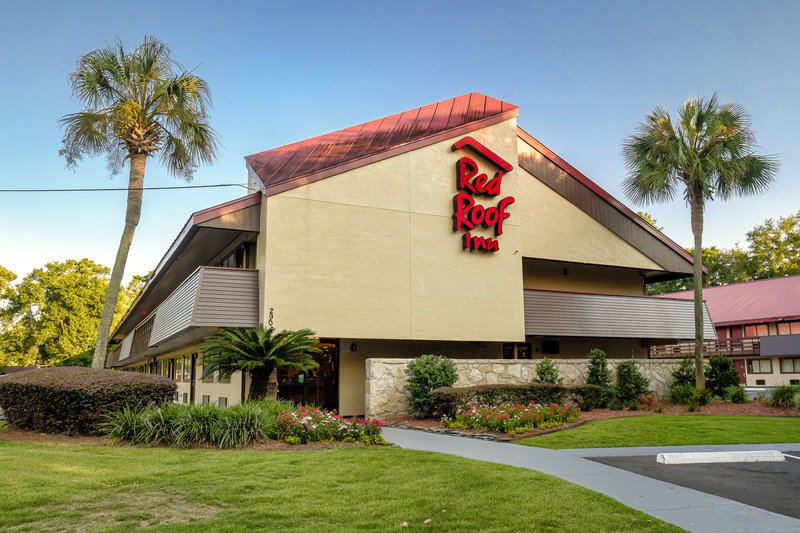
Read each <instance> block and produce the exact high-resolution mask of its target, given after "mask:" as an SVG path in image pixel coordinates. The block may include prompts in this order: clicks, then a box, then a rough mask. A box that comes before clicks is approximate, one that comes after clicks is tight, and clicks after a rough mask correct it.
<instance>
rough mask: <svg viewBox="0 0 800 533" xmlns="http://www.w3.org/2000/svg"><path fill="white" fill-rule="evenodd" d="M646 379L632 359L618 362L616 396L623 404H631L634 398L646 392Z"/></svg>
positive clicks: (634, 400)
mask: <svg viewBox="0 0 800 533" xmlns="http://www.w3.org/2000/svg"><path fill="white" fill-rule="evenodd" d="M648 385H649V383H648V381H647V379H645V377H644V376H643V375H642V373H641V372H639V369H638V368H636V363H634V362H633V361H625V362H624V363H620V365H619V367H618V368H617V397H618V398H619V401H620V402H622V403H623V404H624V405H632V404H634V403H635V402H636V398H638V397H639V396H641V395H643V394H646V393H647V386H648Z"/></svg>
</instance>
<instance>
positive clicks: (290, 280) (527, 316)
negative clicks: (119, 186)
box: [109, 93, 715, 415]
mask: <svg viewBox="0 0 800 533" xmlns="http://www.w3.org/2000/svg"><path fill="white" fill-rule="evenodd" d="M518 112H519V110H518V108H517V107H516V106H514V105H511V104H509V103H506V102H503V101H500V100H496V99H494V98H491V97H488V96H485V95H482V94H478V93H470V94H466V95H463V96H459V97H457V98H451V99H448V100H444V101H442V102H438V103H435V104H431V105H427V106H424V107H420V108H417V109H412V110H410V111H406V112H403V113H399V114H396V115H391V116H388V117H385V118H381V119H378V120H374V121H371V122H368V123H365V124H360V125H357V126H353V127H349V128H346V129H344V130H340V131H336V132H332V133H328V134H325V135H321V136H319V137H315V138H312V139H307V140H305V141H301V142H297V143H294V144H290V145H286V146H282V147H279V148H273V149H270V150H267V151H264V152H260V153H257V154H253V155H250V156H247V157H245V162H246V166H247V172H248V184H249V187H250V189H251V191H252V193H251V194H249V195H248V196H245V197H243V198H240V199H237V200H234V201H231V202H227V203H224V204H221V205H218V206H214V207H211V208H209V209H206V210H204V211H200V212H197V213H194V214H192V215H191V216H190V217H189V220H188V221H187V223H186V225H185V226H184V227H183V229H182V230H181V232H180V234H179V235H178V236H177V237H176V239H175V242H174V243H173V244H172V246H171V247H170V249H169V250H168V251H167V252H166V254H165V255H164V257H163V258H162V259H161V261H160V262H159V264H158V266H157V267H156V268H155V270H154V271H153V275H152V277H151V278H150V280H149V281H148V283H147V285H146V286H145V287H144V289H143V290H142V293H141V294H140V295H139V297H138V298H137V300H136V301H135V302H134V304H133V305H132V307H131V309H130V310H129V311H128V314H127V315H126V316H125V318H124V319H123V320H122V322H121V323H120V325H119V326H118V328H117V329H116V331H115V332H114V333H113V338H114V339H115V340H116V341H117V342H119V347H118V348H117V349H115V350H114V351H113V352H112V354H111V357H110V359H109V361H110V363H109V364H110V365H111V366H114V367H119V368H123V369H128V370H139V371H148V372H158V373H161V374H163V375H167V376H170V377H173V378H174V379H175V380H176V381H177V382H178V384H179V393H178V400H179V401H182V402H192V401H194V402H214V403H228V404H229V403H233V402H238V401H241V399H242V398H244V397H245V393H246V388H247V386H248V384H247V380H246V378H245V377H244V376H240V375H236V374H234V375H233V376H232V378H231V379H230V380H229V381H230V382H229V383H221V382H219V380H218V379H207V380H206V381H205V382H203V381H201V380H199V376H200V375H201V373H202V359H201V358H200V357H198V355H197V354H198V347H199V346H200V345H201V344H202V342H203V338H204V337H205V336H207V335H210V334H212V333H213V332H214V331H217V330H218V328H221V327H231V326H246V327H252V326H255V325H257V324H264V325H265V326H274V327H275V328H277V329H299V328H311V329H312V330H314V331H315V332H316V334H317V335H318V337H319V342H320V346H321V347H322V349H323V352H322V354H321V355H320V356H319V362H320V366H319V368H318V369H316V370H313V371H311V372H309V373H307V374H305V375H299V374H298V373H296V372H293V371H281V372H280V373H279V375H278V380H279V394H280V395H281V396H282V397H285V398H290V399H295V400H301V401H309V402H314V403H317V404H321V405H326V406H328V407H337V408H338V409H339V410H340V412H341V413H343V414H345V415H355V414H362V413H363V412H364V390H365V379H366V376H365V361H366V359H367V358H373V357H382V358H386V357H390V358H391V357H402V358H406V357H414V356H418V355H421V354H426V353H435V354H443V355H446V356H449V357H453V358H541V357H542V356H545V355H546V356H549V357H585V356H586V354H587V353H588V352H589V350H590V349H591V348H595V347H598V348H602V349H604V350H605V351H606V352H607V353H608V355H609V357H617V358H619V357H622V358H630V357H633V358H643V357H647V356H648V350H649V348H650V347H651V346H653V345H663V344H667V343H672V342H676V341H680V340H685V339H691V338H693V337H694V326H693V308H692V304H691V302H686V301H684V300H681V299H657V298H650V297H646V296H645V286H646V284H648V283H651V282H655V281H661V280H667V279H674V278H676V277H685V276H689V275H691V272H692V256H691V255H690V254H688V253H687V252H686V251H685V250H684V249H683V248H681V247H680V246H678V245H677V244H676V243H674V242H673V241H671V240H670V239H669V238H667V237H666V236H665V235H663V234H662V233H660V232H659V231H658V230H656V229H655V228H654V227H652V226H651V225H650V224H648V223H647V222H645V221H644V220H642V219H641V218H640V217H639V216H637V215H636V214H635V213H633V212H632V211H631V210H630V209H628V208H627V207H625V206H624V205H623V204H622V203H620V202H619V201H618V200H616V199H615V198H613V197H612V196H611V195H609V194H608V193H607V192H606V191H604V190H603V189H601V188H600V187H599V186H598V185H597V184H595V183H594V182H592V181H591V180H590V179H589V178H587V177H586V176H584V175H583V174H581V173H580V172H578V171H577V170H576V169H575V168H573V167H572V166H571V165H569V164H568V163H567V162H565V161H564V160H563V159H561V158H560V157H559V156H557V155H556V154H555V153H553V152H552V151H551V150H549V149H548V148H547V147H545V146H544V145H543V144H542V143H541V142H539V141H538V140H537V139H535V138H534V137H533V136H531V135H530V134H529V133H527V132H526V131H524V130H522V129H521V128H520V127H519V126H518V125H517V116H518ZM707 323H708V324H709V326H708V328H707V331H706V335H707V336H708V338H714V335H715V333H714V329H713V328H712V327H711V326H710V320H707Z"/></svg>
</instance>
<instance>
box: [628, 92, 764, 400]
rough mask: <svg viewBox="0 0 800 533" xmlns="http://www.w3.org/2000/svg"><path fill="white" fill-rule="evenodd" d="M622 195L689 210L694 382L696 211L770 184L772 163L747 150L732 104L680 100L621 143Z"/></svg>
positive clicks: (750, 145)
mask: <svg viewBox="0 0 800 533" xmlns="http://www.w3.org/2000/svg"><path fill="white" fill-rule="evenodd" d="M623 154H624V156H625V162H626V165H627V167H628V176H627V177H626V178H625V181H624V182H623V188H624V189H625V192H626V194H627V196H628V197H629V198H630V199H631V200H633V201H634V202H637V203H650V202H668V201H671V200H673V199H674V198H675V197H676V196H677V195H678V194H679V193H680V194H681V195H682V196H683V199H684V200H685V201H686V202H687V203H688V204H689V207H690V209H691V225H692V234H693V235H694V250H695V252H694V315H695V383H696V386H697V387H698V388H700V389H705V377H704V375H703V296H702V286H703V279H702V278H703V273H702V266H703V256H702V251H703V212H704V209H705V203H706V202H708V201H712V200H714V199H715V198H716V199H720V200H725V199H727V198H729V197H731V196H734V195H747V194H756V193H759V192H761V191H763V190H765V189H766V188H767V187H768V186H769V184H770V183H771V182H772V180H773V178H774V176H775V173H776V172H777V169H778V162H777V160H776V159H775V158H773V157H770V156H763V155H758V154H756V153H755V136H754V134H753V132H752V130H751V129H750V123H749V119H748V117H747V114H746V112H745V110H744V108H742V107H741V106H740V105H738V104H736V103H726V104H722V105H720V104H719V103H718V102H717V95H716V94H714V96H712V97H711V98H709V99H707V100H706V99H703V98H692V99H689V100H687V101H686V102H684V104H683V105H682V106H681V108H680V109H679V111H678V116H677V117H676V121H675V122H674V123H673V121H672V118H671V117H670V114H669V111H667V110H666V109H664V108H662V107H656V108H654V109H653V110H652V111H651V112H650V114H649V115H648V116H647V118H646V119H645V121H644V122H643V123H641V124H640V125H639V126H638V127H637V130H636V132H635V133H634V134H633V135H631V136H630V137H629V138H628V139H627V140H626V141H625V143H624V145H623Z"/></svg>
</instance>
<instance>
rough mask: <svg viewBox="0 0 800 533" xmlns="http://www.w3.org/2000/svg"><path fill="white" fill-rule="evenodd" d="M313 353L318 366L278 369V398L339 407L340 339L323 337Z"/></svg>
mask: <svg viewBox="0 0 800 533" xmlns="http://www.w3.org/2000/svg"><path fill="white" fill-rule="evenodd" d="M316 348H319V349H320V350H321V352H320V353H318V354H315V355H314V360H316V361H317V363H319V366H318V367H316V368H312V369H311V370H308V371H306V372H300V371H299V370H293V369H289V368H279V369H278V398H281V399H283V400H291V401H293V402H295V403H297V404H304V405H308V404H310V405H314V406H317V407H324V408H325V409H336V408H338V407H339V405H338V404H339V386H338V381H339V341H338V339H320V343H319V344H317V345H316Z"/></svg>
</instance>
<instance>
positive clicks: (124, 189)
mask: <svg viewBox="0 0 800 533" xmlns="http://www.w3.org/2000/svg"><path fill="white" fill-rule="evenodd" d="M209 187H242V188H245V189H246V188H247V185H242V184H241V183H220V184H218V185H173V186H170V187H135V188H132V189H128V187H119V188H109V189H0V192H106V191H128V190H131V191H163V190H172V189H205V188H209Z"/></svg>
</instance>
